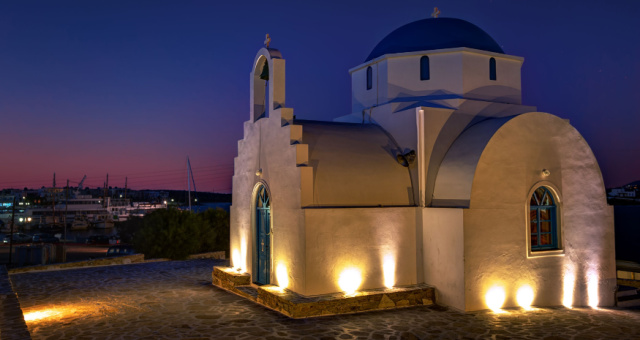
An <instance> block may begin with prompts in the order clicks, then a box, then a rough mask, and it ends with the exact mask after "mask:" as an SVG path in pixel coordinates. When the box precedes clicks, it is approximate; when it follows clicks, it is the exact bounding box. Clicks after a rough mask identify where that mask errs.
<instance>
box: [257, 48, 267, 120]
mask: <svg viewBox="0 0 640 340" xmlns="http://www.w3.org/2000/svg"><path fill="white" fill-rule="evenodd" d="M269 73H270V72H269V62H268V61H267V58H265V57H261V58H260V59H258V63H257V65H256V68H255V69H254V74H253V96H254V98H253V112H254V120H253V121H254V122H255V121H257V120H258V119H260V118H268V117H269V83H270V82H269V78H270V77H269Z"/></svg>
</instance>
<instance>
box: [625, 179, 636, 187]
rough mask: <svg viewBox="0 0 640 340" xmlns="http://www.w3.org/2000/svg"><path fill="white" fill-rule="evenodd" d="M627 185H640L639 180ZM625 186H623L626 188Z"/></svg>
mask: <svg viewBox="0 0 640 340" xmlns="http://www.w3.org/2000/svg"><path fill="white" fill-rule="evenodd" d="M627 185H640V180H639V181H635V182H631V183H629V184H627ZM627 185H625V186H627Z"/></svg>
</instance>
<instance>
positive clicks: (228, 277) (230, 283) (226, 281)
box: [211, 267, 251, 294]
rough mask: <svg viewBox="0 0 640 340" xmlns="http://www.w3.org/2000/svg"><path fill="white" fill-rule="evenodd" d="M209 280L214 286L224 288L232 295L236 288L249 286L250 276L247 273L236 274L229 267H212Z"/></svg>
mask: <svg viewBox="0 0 640 340" xmlns="http://www.w3.org/2000/svg"><path fill="white" fill-rule="evenodd" d="M211 280H212V282H213V284H214V285H216V286H218V287H220V288H224V289H226V290H230V291H233V292H234V293H238V294H240V293H239V292H237V291H235V290H236V289H235V288H236V287H238V286H248V285H250V284H251V275H249V274H247V273H238V272H236V271H234V270H233V268H231V267H213V272H212V273H211Z"/></svg>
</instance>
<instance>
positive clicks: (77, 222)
mask: <svg viewBox="0 0 640 340" xmlns="http://www.w3.org/2000/svg"><path fill="white" fill-rule="evenodd" d="M87 229H89V220H87V217H86V216H85V215H76V216H75V217H74V218H73V221H72V222H71V230H87Z"/></svg>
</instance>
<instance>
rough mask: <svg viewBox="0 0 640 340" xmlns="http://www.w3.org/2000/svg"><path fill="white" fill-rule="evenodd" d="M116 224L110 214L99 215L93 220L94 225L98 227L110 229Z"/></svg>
mask: <svg viewBox="0 0 640 340" xmlns="http://www.w3.org/2000/svg"><path fill="white" fill-rule="evenodd" d="M114 225H115V223H114V222H113V218H112V217H111V215H110V214H103V215H98V216H96V219H95V220H94V222H93V227H94V228H96V229H110V228H113V226H114Z"/></svg>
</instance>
